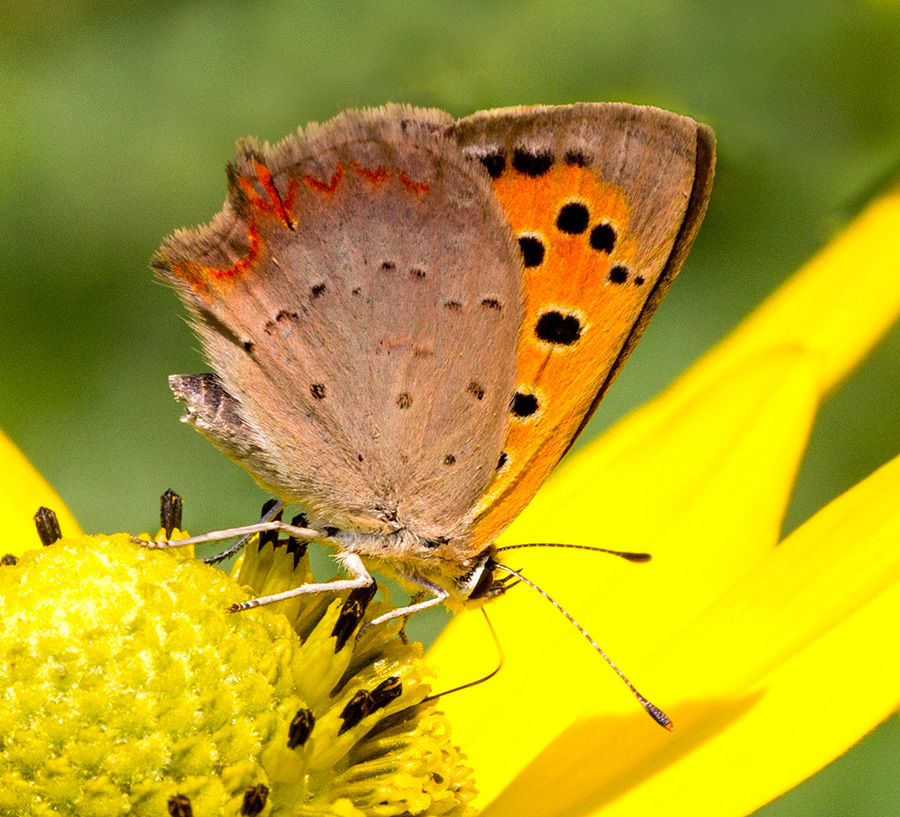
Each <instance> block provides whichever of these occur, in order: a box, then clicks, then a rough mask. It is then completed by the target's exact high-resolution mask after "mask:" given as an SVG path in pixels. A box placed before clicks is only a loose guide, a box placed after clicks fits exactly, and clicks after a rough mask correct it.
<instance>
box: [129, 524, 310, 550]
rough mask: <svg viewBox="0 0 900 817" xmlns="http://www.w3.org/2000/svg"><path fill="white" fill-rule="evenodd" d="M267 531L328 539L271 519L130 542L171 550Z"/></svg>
mask: <svg viewBox="0 0 900 817" xmlns="http://www.w3.org/2000/svg"><path fill="white" fill-rule="evenodd" d="M267 530H275V531H279V532H281V533H286V534H287V535H288V536H293V537H295V538H296V539H328V534H326V533H325V532H324V531H319V530H313V529H312V528H298V527H296V526H294V525H289V524H288V523H287V522H279V521H278V520H277V519H273V520H271V521H269V522H255V523H254V524H252V525H242V526H241V527H239V528H224V529H223V530H214V531H211V532H210V533H204V534H201V535H200V536H192V537H191V538H190V539H166V540H163V541H161V542H154V541H152V540H150V539H138V538H137V537H132V541H133V542H135V543H136V544H138V545H144V547H148V548H171V547H182V546H183V545H199V544H201V543H203V542H219V541H221V540H222V539H231V538H232V537H233V536H246V535H248V534H254V533H262V532H263V531H267Z"/></svg>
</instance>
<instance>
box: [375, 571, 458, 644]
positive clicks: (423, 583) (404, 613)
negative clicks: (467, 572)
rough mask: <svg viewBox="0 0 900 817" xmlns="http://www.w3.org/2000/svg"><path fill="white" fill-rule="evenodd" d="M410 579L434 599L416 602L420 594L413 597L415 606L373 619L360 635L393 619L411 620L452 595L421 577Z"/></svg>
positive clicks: (410, 605) (411, 605)
mask: <svg viewBox="0 0 900 817" xmlns="http://www.w3.org/2000/svg"><path fill="white" fill-rule="evenodd" d="M409 578H410V580H411V581H414V582H415V583H416V584H417V585H419V587H421V588H422V589H423V590H424V591H425V592H426V593H431V594H432V596H433V597H432V598H430V599H425V600H424V601H420V602H415V600H416V599H417V598H419V594H418V593H417V594H416V595H415V596H413V599H412V601H413V602H414V603H413V604H408V605H407V606H406V607H398V608H397V609H396V610H391V612H390V613H385V614H384V615H383V616H378V618H373V619H372V620H371V621H370V622H368V623H367V624H366V625H365V626H364V627H363V628H362V629H361V630H360V631H359V632H360V634H362V632H363V631H364V630H368V629H369V627H374V626H375V625H376V624H384V622H386V621H390V620H391V619H395V618H401V617H402V618H409V617H410V616H411V615H412V614H413V613H418V612H420V611H422V610H427V609H428V608H429V607H436V606H437V605H438V604H440V603H441V602H443V601H444V600H445V599H446V598H447V597H448V596H449V595H450V594H449V593H448V592H447V591H446V590H444V588H443V587H439V586H438V585H436V584H432V582H430V581H428V579H423V578H421V577H417V578H415V579H412V578H411V577H409Z"/></svg>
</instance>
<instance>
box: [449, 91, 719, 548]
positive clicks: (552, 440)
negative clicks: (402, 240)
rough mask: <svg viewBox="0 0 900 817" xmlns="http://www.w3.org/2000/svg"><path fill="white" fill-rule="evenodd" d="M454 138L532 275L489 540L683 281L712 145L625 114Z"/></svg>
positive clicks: (498, 116)
mask: <svg viewBox="0 0 900 817" xmlns="http://www.w3.org/2000/svg"><path fill="white" fill-rule="evenodd" d="M450 132H451V133H452V134H453V135H454V136H455V138H456V139H457V140H458V141H459V144H460V145H461V146H462V148H463V150H464V152H465V153H466V154H467V155H469V156H471V157H473V158H475V159H478V160H479V161H481V162H482V164H483V165H484V167H485V169H486V170H487V171H488V173H489V175H490V176H491V178H492V182H493V188H494V192H495V194H496V196H497V199H498V200H499V202H500V204H501V205H502V207H503V209H504V211H505V213H506V215H507V217H508V219H509V221H510V224H511V226H512V229H513V232H514V233H515V235H516V237H517V239H518V241H519V245H520V250H521V253H522V257H523V263H524V269H525V293H526V306H525V318H524V321H523V324H522V331H521V333H520V338H519V346H518V350H517V382H516V390H515V394H514V396H513V398H512V401H511V403H510V406H509V407H508V412H509V425H508V431H507V435H506V439H505V442H504V446H503V451H502V453H501V457H500V459H499V461H498V472H497V476H496V478H495V480H494V482H493V484H492V485H491V486H490V488H489V489H488V491H487V492H486V493H485V495H484V496H483V497H482V498H481V501H480V502H479V504H478V506H477V507H476V509H475V511H474V513H475V515H476V517H477V524H476V538H477V539H478V540H479V541H484V542H489V541H492V540H493V538H494V537H495V536H496V535H497V534H498V533H499V532H500V531H501V530H502V529H503V528H505V527H506V525H508V524H509V522H511V521H512V519H513V518H515V516H516V515H517V514H518V513H519V512H520V511H521V509H522V508H523V507H524V505H525V504H526V503H527V502H528V501H529V500H530V499H531V497H532V496H533V495H534V493H535V491H536V490H537V489H538V487H539V486H540V485H541V483H542V482H543V481H544V480H545V479H546V477H547V476H548V475H549V473H550V471H551V470H552V469H553V468H554V467H555V465H556V464H557V462H558V461H559V459H560V458H561V457H562V456H563V454H564V453H565V452H566V451H567V450H568V448H569V447H570V446H571V444H572V442H573V441H574V439H575V437H576V436H577V435H578V433H579V432H580V430H581V429H582V428H583V426H584V424H585V423H586V422H587V420H588V419H589V417H590V415H591V413H592V412H593V410H594V408H595V407H596V405H597V403H598V402H599V400H600V398H601V397H602V395H603V393H604V392H605V390H606V388H608V386H609V384H610V382H611V381H612V378H613V377H614V376H615V374H616V372H617V371H618V369H619V367H620V366H621V365H622V363H623V362H624V360H625V357H626V356H627V354H628V352H629V351H630V350H631V348H632V347H633V345H634V344H635V343H636V341H637V339H638V337H639V335H640V333H641V331H642V330H643V327H644V325H645V324H646V322H647V321H648V320H649V318H650V315H651V314H652V311H653V309H654V308H655V307H656V305H657V304H658V303H659V301H660V300H661V298H662V296H663V294H664V293H665V290H666V289H667V287H668V285H669V284H670V283H671V280H672V279H673V278H674V276H675V275H676V274H677V272H678V269H679V268H680V265H681V262H682V260H683V258H684V256H685V254H686V253H687V250H688V249H689V247H690V243H691V241H692V240H693V237H694V234H695V233H696V230H697V229H698V227H699V224H700V221H701V220H702V216H703V213H704V211H705V207H706V200H707V198H708V193H709V186H710V183H711V178H712V164H713V160H712V157H713V137H712V134H711V132H710V131H709V130H708V129H707V128H705V127H704V126H702V125H698V124H697V123H696V122H694V121H693V120H690V119H687V118H685V117H680V116H676V115H674V114H670V113H667V112H664V111H660V110H657V109H653V108H637V107H634V106H630V105H618V104H597V105H574V106H569V107H566V108H519V109H508V110H500V111H487V112H482V113H479V114H475V115H473V116H471V117H469V118H467V119H463V120H461V121H459V122H458V123H456V124H455V125H454V126H452V128H451V129H450Z"/></svg>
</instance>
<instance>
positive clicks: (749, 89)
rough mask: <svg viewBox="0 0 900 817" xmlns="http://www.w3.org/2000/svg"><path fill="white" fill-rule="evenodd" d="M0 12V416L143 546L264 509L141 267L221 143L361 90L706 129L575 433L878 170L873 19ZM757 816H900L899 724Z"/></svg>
mask: <svg viewBox="0 0 900 817" xmlns="http://www.w3.org/2000/svg"><path fill="white" fill-rule="evenodd" d="M0 14H2V18H3V19H2V23H0V333H2V335H0V342H2V353H0V366H2V370H0V372H2V379H0V426H2V427H3V428H4V429H5V430H6V431H7V432H8V433H9V434H10V435H11V436H12V438H13V439H14V440H15V441H16V442H17V443H18V444H19V445H20V446H21V447H22V449H23V450H24V451H25V452H26V453H27V455H28V456H29V457H30V458H31V459H32V460H33V461H34V462H35V464H36V465H37V466H38V468H40V470H41V471H42V472H43V473H44V474H45V475H46V476H47V477H48V478H49V480H50V481H51V482H52V483H53V484H54V486H55V487H56V488H57V489H58V490H59V491H60V493H61V494H62V495H63V497H65V499H66V501H67V502H68V503H69V504H70V507H71V508H72V510H73V511H74V512H75V514H76V516H77V517H78V518H79V519H80V520H81V523H82V525H83V526H84V528H85V529H86V530H90V531H94V530H102V531H114V530H120V529H125V530H132V531H138V530H142V529H154V528H155V526H156V525H157V513H158V505H157V503H158V496H159V494H160V493H161V492H162V491H163V490H164V489H166V488H169V487H172V488H175V489H176V490H178V491H179V492H180V493H182V495H183V496H184V497H185V499H186V525H187V526H188V527H190V529H191V530H194V531H203V530H207V529H214V528H220V527H224V526H228V525H232V524H239V523H242V522H247V521H249V520H250V519H251V518H252V517H253V516H254V515H255V514H256V513H257V512H258V509H259V506H260V503H261V502H262V500H263V499H264V495H263V494H262V493H261V491H260V490H259V489H257V488H256V487H255V485H254V484H253V483H252V482H251V481H250V479H249V478H248V477H247V476H246V475H245V474H244V473H243V472H242V471H241V470H240V469H238V468H237V467H236V466H234V465H232V464H231V463H230V462H228V461H227V460H225V458H223V457H222V456H221V455H220V454H218V453H217V452H216V451H215V450H214V449H213V448H212V447H211V446H210V445H209V444H208V443H206V442H205V441H204V440H203V439H202V438H200V436H199V435H197V434H195V433H194V432H193V431H192V430H191V429H189V428H188V427H186V426H183V425H181V424H180V423H179V422H178V418H179V415H180V411H179V408H178V406H177V405H176V403H175V402H174V400H173V399H172V397H171V396H170V394H169V390H168V388H167V387H166V375H168V374H170V373H173V372H194V371H203V370H205V366H204V365H203V363H202V361H201V359H200V356H199V355H198V353H197V351H196V346H197V345H196V343H195V341H194V339H193V337H192V336H191V334H190V331H189V330H188V328H187V326H186V324H185V321H184V319H183V313H182V310H181V308H180V307H179V305H178V304H177V302H176V298H175V296H174V294H173V293H172V292H170V291H169V290H167V289H166V288H164V287H163V286H162V285H160V284H158V283H157V282H155V281H154V280H153V278H152V276H151V274H150V272H149V270H148V269H147V262H148V259H149V258H150V256H151V254H152V253H153V251H154V250H155V249H156V247H157V246H158V244H159V243H160V241H161V240H162V238H163V237H164V236H165V235H166V234H167V233H168V232H170V231H171V230H172V229H174V228H176V227H179V226H186V225H193V224H197V223H200V222H204V221H207V220H208V219H209V218H210V217H211V216H212V215H213V214H214V213H215V212H216V211H217V210H218V209H219V207H220V206H221V203H222V199H223V196H224V190H225V177H224V173H223V165H224V162H225V161H226V159H228V158H230V157H231V155H232V149H233V143H234V140H235V139H236V138H238V137H240V136H243V135H245V134H254V135H256V136H258V137H260V138H262V139H268V140H278V139H280V138H281V137H283V136H285V135H286V134H287V133H289V132H290V131H292V130H293V129H295V128H296V127H297V126H298V125H299V124H302V123H306V122H308V121H311V120H318V121H321V120H324V119H327V118H329V117H331V116H332V115H334V114H336V113H337V112H338V111H340V110H341V109H343V108H345V107H349V106H362V105H373V104H379V103H383V102H385V101H406V102H412V103H415V104H418V105H433V106H437V107H440V108H444V109H446V110H448V111H450V112H452V113H453V114H455V115H463V114H467V113H470V112H471V111H474V110H477V109H480V108H490V107H498V106H505V105H515V104H523V103H536V102H542V103H566V102H574V101H593V100H623V101H628V102H635V103H645V104H653V105H658V106H661V107H665V108H670V109H672V110H675V111H678V112H680V113H686V114H690V115H692V116H695V117H697V118H699V119H702V120H703V121H705V122H708V123H709V124H711V125H712V126H713V127H714V128H715V130H716V132H717V134H718V137H719V169H718V175H717V180H716V186H715V189H714V193H713V198H712V203H711V205H710V209H709V214H708V216H707V219H706V224H705V226H704V228H703V230H702V231H701V233H700V237H699V239H698V241H697V244H696V246H695V249H694V251H693V253H692V255H691V257H690V259H689V261H688V263H687V266H686V267H685V270H684V274H683V276H682V278H681V279H680V280H679V281H678V283H677V284H676V286H675V287H674V288H673V290H672V292H671V294H670V295H669V297H668V299H667V301H666V303H665V304H664V305H663V307H662V308H661V309H660V311H659V313H658V315H657V317H656V319H655V320H654V322H653V324H652V325H651V327H650V329H649V331H648V332H647V334H646V335H645V338H644V340H643V341H642V343H641V345H640V346H639V347H638V350H637V351H636V352H635V354H634V355H633V356H632V359H631V362H630V363H629V365H628V366H627V367H626V369H625V371H624V373H623V375H622V376H621V377H620V378H619V381H618V383H617V385H616V387H615V388H614V389H613V391H612V393H611V395H610V397H609V398H608V399H607V401H606V402H605V404H604V405H603V406H601V409H600V411H598V413H597V416H596V418H595V420H594V422H593V424H592V426H591V428H590V429H589V432H588V433H590V434H595V433H598V432H599V431H600V430H602V428H603V427H604V426H606V425H608V424H609V423H611V422H612V421H613V420H614V419H615V418H617V417H618V416H620V415H621V414H622V413H623V412H625V411H627V410H628V409H629V408H631V407H633V406H635V405H636V404H638V403H639V402H641V401H642V400H644V399H646V398H648V397H650V396H651V395H653V394H654V393H656V392H657V391H658V390H659V389H661V388H662V387H663V386H664V385H665V384H666V383H668V382H669V381H670V380H671V379H672V378H673V377H674V376H675V375H676V374H677V373H678V372H679V371H680V370H681V369H683V368H684V367H685V366H687V365H688V364H689V363H690V362H691V361H692V360H694V359H695V358H696V357H697V356H698V355H699V354H700V353H701V352H703V351H704V350H705V349H707V348H708V347H709V346H710V345H711V344H713V343H714V342H715V341H716V340H717V339H718V338H720V337H721V336H722V335H723V334H724V333H725V332H727V331H728V329H729V328H730V327H732V326H733V325H734V324H735V323H736V322H737V321H738V320H739V319H740V318H741V316H742V315H744V314H745V313H746V312H747V311H748V310H749V309H750V308H751V307H752V306H753V305H754V304H756V303H758V302H759V301H760V300H761V299H762V298H763V297H764V296H765V295H766V294H767V293H768V292H770V291H771V290H772V288H773V287H774V286H775V285H776V284H777V283H778V282H780V281H781V280H783V279H784V278H785V277H786V276H788V275H789V274H790V273H791V272H792V271H793V270H794V269H796V268H797V266H798V265H799V264H801V263H802V262H803V261H804V260H805V259H806V258H807V257H809V256H810V255H811V254H812V253H813V252H815V251H816V249H817V248H819V247H820V246H821V245H822V244H823V243H824V242H825V241H827V240H828V238H829V237H830V236H832V235H833V234H834V233H835V232H836V231H837V230H838V229H839V228H840V226H841V225H842V224H844V223H845V222H846V220H847V219H848V218H849V217H850V216H851V215H852V214H853V213H854V212H855V211H856V209H857V208H858V206H859V205H860V203H861V202H862V201H865V199H866V198H867V197H868V196H870V195H871V194H872V193H873V192H874V191H875V190H877V189H878V187H879V185H880V184H882V183H883V182H884V180H885V179H886V178H889V175H890V174H891V173H892V172H894V171H895V169H896V167H897V162H898V159H900V5H898V4H897V3H891V2H883V3H877V2H871V3H853V2H824V1H823V0H800V2H796V1H794V2H778V3H764V2H755V3H750V2H725V1H724V0H708V1H707V2H699V1H698V0H650V1H649V2H648V1H647V0H645V1H644V2H638V0H631V2H628V1H626V0H613V1H611V2H603V3H600V2H591V3H550V2H547V1H546V0H533V1H530V2H481V1H479V0H468V2H454V3H449V2H447V3H421V2H414V1H413V0H399V1H398V2H385V3H344V4H339V3H328V2H321V3H301V2H289V1H288V0H257V1H256V2H242V3H224V2H208V1H207V2H201V0H197V1H196V2H180V1H179V0H170V1H169V2H155V3H153V2H142V3H137V2H116V0H94V2H91V1H90V0H81V1H80V2H77V1H70V2H62V1H61V0H57V2H54V0H48V2H45V3H41V4H35V3H33V2H30V0H29V2H26V0H14V1H13V2H10V0H6V2H5V3H4V4H3V8H2V11H0ZM898 252H900V239H898ZM847 284H848V286H852V285H853V270H848V276H847ZM898 362H900V333H897V332H895V333H894V334H893V335H891V336H890V337H889V338H888V339H887V340H886V342H885V343H884V344H883V345H882V346H881V348H880V349H879V350H878V351H877V352H876V353H875V355H874V356H873V357H872V359H871V360H870V361H869V363H868V364H867V365H866V367H864V368H863V369H862V370H861V371H860V372H859V373H858V374H857V375H856V376H854V378H853V379H852V380H851V381H850V382H849V383H848V384H847V386H846V388H845V389H844V390H843V391H842V392H840V393H839V394H838V395H837V396H835V397H834V398H833V399H832V400H831V401H830V402H829V403H828V405H826V406H825V407H824V409H823V411H822V414H821V418H820V421H819V423H818V426H817V429H816V432H815V435H814V438H813V440H812V444H811V446H810V450H809V454H808V457H807V459H806V462H805V464H804V468H803V471H802V473H801V475H800V479H799V483H798V487H797V495H796V500H795V503H794V505H793V507H792V509H791V511H790V515H789V518H788V520H787V523H786V528H787V529H790V528H792V527H794V526H796V524H798V523H799V522H801V521H802V520H803V519H805V518H806V517H808V516H809V515H810V514H811V513H813V512H814V511H815V510H816V509H817V508H819V507H820V506H821V505H822V504H824V503H825V502H827V501H828V500H830V499H831V498H833V497H834V496H836V495H838V494H839V493H840V492H842V491H843V490H845V489H846V488H848V487H850V486H851V485H852V484H854V483H855V482H856V481H858V480H859V479H861V478H862V477H864V476H866V475H867V474H868V473H870V472H871V471H872V470H873V469H874V468H876V467H878V466H879V465H880V464H881V463H883V462H885V461H886V460H887V459H889V458H891V457H892V456H894V455H895V454H896V453H897V452H898V450H900V411H898V405H900V401H898V397H900V367H898ZM33 510H34V509H31V508H25V509H23V513H29V514H30V513H32V512H33ZM438 624H439V618H437V619H432V620H431V621H428V620H426V619H423V623H421V624H416V625H415V626H418V627H419V628H420V629H419V630H418V631H416V633H415V634H417V635H419V636H422V637H425V638H428V637H430V636H431V635H432V634H433V630H434V629H435V627H436V626H438ZM889 648H893V647H889ZM836 660H840V659H839V657H836ZM865 684H866V681H865V679H864V678H860V694H861V695H863V694H865ZM797 705H798V706H802V705H803V702H802V701H798V702H797ZM834 705H835V706H840V705H841V702H840V701H835V702H834ZM822 716H823V717H827V716H828V715H827V713H822ZM777 739H778V737H777V735H773V740H777ZM761 813H762V814H765V815H767V817H775V816H776V815H778V816H779V817H780V816H781V815H842V816H844V817H846V815H879V817H881V815H887V814H897V813H900V724H898V722H897V719H896V718H892V719H891V720H890V721H889V722H888V723H886V724H885V725H883V726H882V727H880V728H879V729H878V730H876V732H875V733H874V734H872V735H871V736H869V738H867V739H866V740H864V741H863V743H862V744H861V745H860V746H858V747H856V748H855V749H854V750H852V751H851V752H850V753H849V754H848V755H846V756H845V757H843V758H841V759H840V760H839V761H837V762H836V763H835V764H833V765H832V767H830V768H829V769H827V770H825V771H824V772H823V773H821V774H820V775H818V776H817V777H816V778H814V779H813V780H811V781H809V782H808V783H806V784H804V785H802V786H801V787H800V788H799V789H797V790H796V791H794V792H791V793H789V794H788V795H787V796H785V797H783V798H782V799H781V800H779V801H777V802H776V803H774V804H772V805H771V806H769V807H767V808H766V809H764V810H763V811H762V812H761Z"/></svg>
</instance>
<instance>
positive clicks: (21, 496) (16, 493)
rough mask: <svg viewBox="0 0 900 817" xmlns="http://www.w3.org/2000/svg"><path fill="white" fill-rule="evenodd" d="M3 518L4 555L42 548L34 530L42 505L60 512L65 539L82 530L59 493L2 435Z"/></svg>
mask: <svg viewBox="0 0 900 817" xmlns="http://www.w3.org/2000/svg"><path fill="white" fill-rule="evenodd" d="M0 463H2V467H0V519H2V520H3V526H4V531H5V541H4V543H3V545H2V546H0V550H2V553H0V556H2V555H3V554H6V553H12V554H13V555H15V556H19V555H21V554H22V553H24V552H25V551H26V550H31V549H33V548H37V547H40V546H41V543H40V540H39V539H38V537H37V533H36V532H35V528H34V514H35V513H36V512H37V509H38V508H39V507H41V506H42V505H43V506H45V507H47V508H50V509H51V510H53V511H55V512H56V516H57V518H58V519H59V524H60V528H61V529H62V532H63V535H64V536H69V537H72V536H79V535H80V534H81V529H80V528H79V527H78V523H77V522H76V521H75V518H74V517H73V516H72V514H70V513H69V509H68V508H66V506H65V505H64V504H63V501H62V500H61V499H60V498H59V496H58V495H57V493H56V492H55V491H54V490H53V489H52V488H51V487H50V486H49V485H48V484H47V482H46V481H45V480H44V478H43V477H42V476H41V475H40V474H39V473H38V472H37V471H36V470H35V468H34V466H33V465H32V464H31V463H30V462H28V460H27V459H25V457H24V456H23V455H22V452H21V451H19V449H18V448H16V446H15V445H13V443H12V441H11V440H10V439H9V438H8V437H6V436H4V435H3V434H2V433H0Z"/></svg>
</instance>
